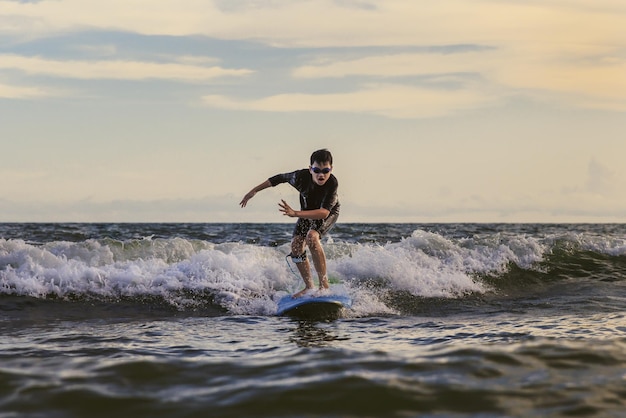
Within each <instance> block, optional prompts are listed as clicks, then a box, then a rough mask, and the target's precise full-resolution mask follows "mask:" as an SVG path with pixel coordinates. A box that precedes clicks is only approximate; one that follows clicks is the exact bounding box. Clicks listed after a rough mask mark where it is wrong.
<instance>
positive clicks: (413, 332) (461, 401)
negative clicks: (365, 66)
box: [0, 224, 626, 418]
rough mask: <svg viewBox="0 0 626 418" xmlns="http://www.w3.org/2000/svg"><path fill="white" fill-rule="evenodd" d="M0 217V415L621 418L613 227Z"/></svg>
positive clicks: (624, 335) (621, 278) (625, 344)
mask: <svg viewBox="0 0 626 418" xmlns="http://www.w3.org/2000/svg"><path fill="white" fill-rule="evenodd" d="M290 232H291V225H285V224H0V333H1V335H2V338H1V339H0V417H2V418H5V417H14V416H15V417H100V416H102V417H111V416H115V415H116V414H117V415H119V416H137V417H139V416H142V417H143V416H145V417H161V416H162V417H196V416H197V417H205V416H220V417H222V416H226V417H228V416H233V417H245V416H271V417H275V416H304V417H306V416H359V417H362V416H381V417H382V416H385V417H388V416H389V417H391V416H446V417H447V416H452V417H455V416H464V417H465V416H476V417H492V416H493V417H500V416H512V417H519V416H597V417H624V416H626V316H625V312H626V225H536V224H525V225H491V224H443V225H410V224H342V225H337V227H336V229H334V230H333V231H332V232H331V234H330V237H329V238H328V240H327V241H326V242H325V249H326V253H327V256H328V259H329V261H328V267H329V272H330V273H331V276H333V277H334V279H335V281H338V282H340V284H336V285H335V288H336V290H341V291H342V292H347V293H348V294H350V295H351V297H352V299H353V309H352V310H350V311H347V312H346V313H345V314H344V317H342V318H340V319H338V320H334V321H299V320H294V319H290V318H284V317H277V316H275V311H276V301H277V300H278V299H279V298H280V297H282V296H284V295H285V294H287V293H288V292H293V291H295V290H297V289H299V288H300V286H301V283H300V282H299V280H298V279H297V278H296V277H295V276H294V274H293V273H292V272H291V271H290V269H289V267H288V266H287V264H286V260H285V256H286V254H287V253H288V252H289V245H288V242H289V238H290Z"/></svg>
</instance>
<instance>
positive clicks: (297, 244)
mask: <svg viewBox="0 0 626 418" xmlns="http://www.w3.org/2000/svg"><path fill="white" fill-rule="evenodd" d="M304 244H305V238H304V237H301V236H300V235H296V236H294V237H293V240H292V241H291V254H294V255H296V256H297V255H300V254H302V253H304ZM296 266H297V267H298V271H299V272H300V276H302V280H303V281H304V289H302V290H301V291H299V292H298V293H294V295H293V297H294V298H297V297H300V296H302V295H304V294H305V293H306V292H307V291H309V290H311V289H313V287H314V286H313V276H311V265H310V264H309V259H308V258H307V257H305V258H304V260H302V261H301V262H298V263H296Z"/></svg>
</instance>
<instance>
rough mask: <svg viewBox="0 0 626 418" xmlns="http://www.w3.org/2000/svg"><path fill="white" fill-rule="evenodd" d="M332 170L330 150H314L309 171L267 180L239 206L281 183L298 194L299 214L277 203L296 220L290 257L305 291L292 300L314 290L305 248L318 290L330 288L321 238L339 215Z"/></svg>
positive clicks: (253, 190)
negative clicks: (307, 250) (313, 269)
mask: <svg viewBox="0 0 626 418" xmlns="http://www.w3.org/2000/svg"><path fill="white" fill-rule="evenodd" d="M332 169H333V156H332V154H331V153H330V151H328V150H327V149H321V150H317V151H315V152H314V153H313V154H311V159H310V166H309V168H308V169H306V168H305V169H301V170H296V171H293V172H291V173H283V174H277V175H275V176H273V177H270V178H269V179H267V180H265V181H264V182H263V183H261V184H259V185H258V186H256V187H255V188H253V189H252V190H250V191H249V192H248V193H247V194H246V195H245V196H244V197H243V199H241V202H240V203H239V204H240V205H241V207H242V208H244V207H246V205H247V204H248V201H249V200H250V199H252V198H253V197H254V195H255V194H257V192H260V191H261V190H264V189H267V188H268V187H274V186H276V185H278V184H281V183H289V184H291V185H292V186H293V187H295V188H296V189H297V190H298V191H299V192H300V210H299V211H298V210H294V209H293V208H292V207H291V206H290V205H289V204H288V203H287V202H285V201H284V200H282V199H281V201H280V202H279V203H278V206H279V211H280V212H282V213H283V215H285V216H289V217H292V218H298V221H297V222H296V226H295V228H294V230H293V236H292V240H291V254H290V256H291V259H292V260H293V261H294V263H295V264H296V266H297V267H298V271H299V272H300V275H301V276H302V280H304V289H302V290H301V291H300V292H298V293H296V294H294V295H293V297H299V296H302V295H304V294H305V293H307V292H308V291H309V290H311V289H313V287H314V286H313V277H312V275H311V267H310V264H309V260H308V257H307V254H306V250H305V247H309V250H310V251H311V257H312V258H313V266H314V267H315V271H316V272H317V276H318V278H319V288H320V290H323V289H328V287H329V286H328V277H327V276H326V254H325V253H324V248H322V243H321V241H320V239H321V237H322V236H323V235H324V234H325V233H326V232H328V230H329V229H330V228H332V227H333V225H335V222H337V217H338V216H339V200H338V199H337V187H338V182H337V178H336V177H335V176H334V175H333V174H331V171H332Z"/></svg>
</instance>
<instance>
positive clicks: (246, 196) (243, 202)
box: [239, 191, 256, 208]
mask: <svg viewBox="0 0 626 418" xmlns="http://www.w3.org/2000/svg"><path fill="white" fill-rule="evenodd" d="M255 194H256V192H254V191H251V192H249V193H248V194H246V195H245V196H244V197H243V199H241V202H239V205H241V207H242V208H245V207H246V205H247V204H248V200H250V199H252V198H253V197H254V195H255Z"/></svg>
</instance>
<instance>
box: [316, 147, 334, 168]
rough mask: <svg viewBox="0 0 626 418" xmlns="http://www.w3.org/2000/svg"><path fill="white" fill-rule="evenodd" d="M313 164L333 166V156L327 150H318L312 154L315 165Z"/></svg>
mask: <svg viewBox="0 0 626 418" xmlns="http://www.w3.org/2000/svg"><path fill="white" fill-rule="evenodd" d="M313 163H318V164H323V163H329V164H330V165H333V155H332V154H331V153H330V151H328V150H327V149H326V148H324V149H318V150H317V151H315V152H314V153H313V154H311V165H313Z"/></svg>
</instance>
